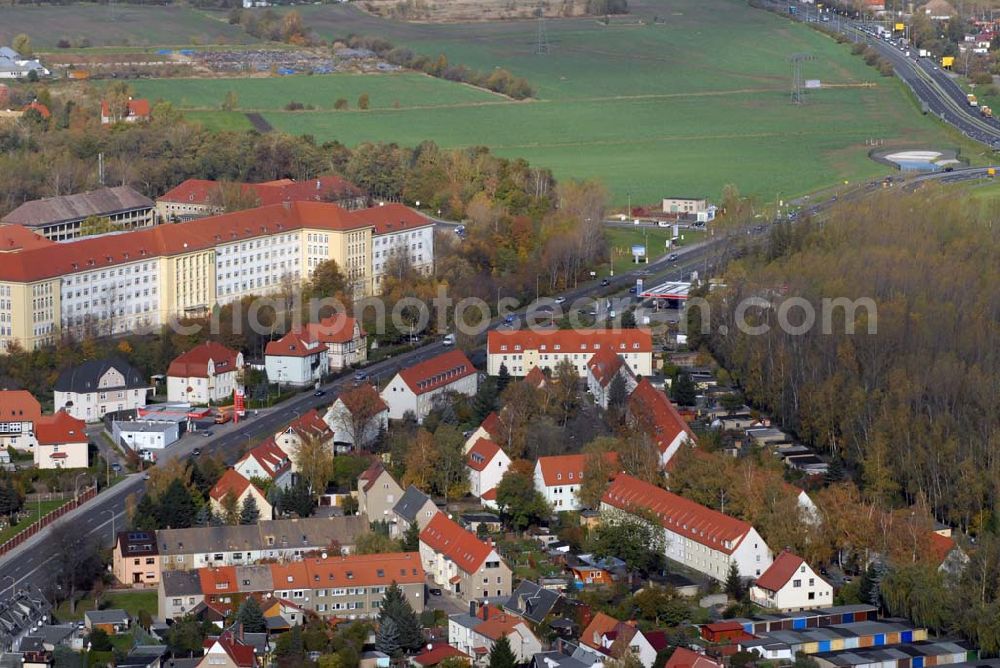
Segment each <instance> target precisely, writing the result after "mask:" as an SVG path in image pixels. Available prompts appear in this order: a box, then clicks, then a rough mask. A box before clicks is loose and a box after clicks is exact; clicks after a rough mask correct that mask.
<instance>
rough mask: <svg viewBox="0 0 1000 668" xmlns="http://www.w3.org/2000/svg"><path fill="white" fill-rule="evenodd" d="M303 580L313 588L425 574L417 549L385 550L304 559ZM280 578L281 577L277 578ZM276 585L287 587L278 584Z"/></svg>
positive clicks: (410, 579)
mask: <svg viewBox="0 0 1000 668" xmlns="http://www.w3.org/2000/svg"><path fill="white" fill-rule="evenodd" d="M302 563H303V565H304V566H305V570H306V576H307V580H308V581H309V582H311V583H312V587H313V588H314V589H316V588H321V587H345V586H352V587H371V586H378V585H390V584H392V583H393V582H396V583H397V584H400V585H407V584H419V583H422V582H423V581H424V578H425V577H426V574H425V573H424V567H423V566H422V565H421V563H420V553H419V552H393V553H389V554H352V555H350V556H346V557H328V558H326V559H305V560H304V561H303V562H302ZM271 572H272V579H273V580H274V586H275V588H279V586H278V585H279V578H278V575H277V574H276V573H275V571H274V570H273V566H272V571H271ZM280 582H282V583H283V582H284V580H280ZM280 589H287V587H285V586H284V584H282V586H281V587H280Z"/></svg>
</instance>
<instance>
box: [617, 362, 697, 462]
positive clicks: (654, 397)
mask: <svg viewBox="0 0 1000 668" xmlns="http://www.w3.org/2000/svg"><path fill="white" fill-rule="evenodd" d="M628 410H629V413H630V414H631V415H632V416H633V417H634V418H636V419H638V420H639V422H640V425H641V427H642V428H643V429H644V430H647V431H648V432H649V435H650V436H651V437H652V438H654V439H655V440H656V443H657V446H658V447H659V449H660V453H661V454H662V453H664V452H666V450H667V447H668V446H669V445H670V444H671V443H672V442H673V440H674V439H675V438H677V435H678V434H680V433H681V432H684V433H686V434H687V436H688V438H690V439H691V440H692V441H694V440H695V436H694V432H693V431H691V427H689V426H688V423H687V422H686V421H685V420H684V418H683V417H681V414H680V413H678V412H677V407H676V406H674V404H673V403H672V402H671V401H670V399H667V395H665V394H664V393H663V392H660V391H659V390H658V389H656V388H655V387H653V384H652V383H650V382H649V379H647V378H643V379H642V380H641V381H640V382H639V384H638V385H637V386H636V388H635V390H634V391H633V392H632V394H630V395H629V398H628Z"/></svg>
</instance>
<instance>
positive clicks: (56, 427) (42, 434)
mask: <svg viewBox="0 0 1000 668" xmlns="http://www.w3.org/2000/svg"><path fill="white" fill-rule="evenodd" d="M86 427H87V425H86V424H85V423H84V422H83V420H77V419H76V418H75V417H73V416H71V415H70V414H69V413H67V412H66V411H65V410H61V411H59V412H58V413H56V414H55V415H45V416H43V417H40V418H38V420H37V421H36V422H35V438H37V439H38V444H39V445H63V444H65V443H86V442H87V433H86V431H84V430H85V429H86Z"/></svg>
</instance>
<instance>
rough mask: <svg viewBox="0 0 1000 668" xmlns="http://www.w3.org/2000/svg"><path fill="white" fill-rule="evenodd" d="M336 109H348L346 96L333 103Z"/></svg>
mask: <svg viewBox="0 0 1000 668" xmlns="http://www.w3.org/2000/svg"><path fill="white" fill-rule="evenodd" d="M333 108H334V109H347V100H346V99H345V98H340V99H338V100H337V101H336V102H334V103H333Z"/></svg>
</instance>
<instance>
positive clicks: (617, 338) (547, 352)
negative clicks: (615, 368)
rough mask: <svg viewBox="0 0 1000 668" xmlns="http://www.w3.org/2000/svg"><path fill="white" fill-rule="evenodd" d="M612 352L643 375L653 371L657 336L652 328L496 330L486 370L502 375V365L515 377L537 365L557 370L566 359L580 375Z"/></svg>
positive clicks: (488, 343)
mask: <svg viewBox="0 0 1000 668" xmlns="http://www.w3.org/2000/svg"><path fill="white" fill-rule="evenodd" d="M602 351H612V352H614V353H615V354H617V355H620V356H621V357H622V359H623V360H625V362H627V363H628V365H629V367H630V368H631V369H632V371H633V372H634V373H635V374H636V375H639V376H649V375H650V374H651V373H652V372H653V335H652V333H651V332H650V331H649V330H648V329H643V328H638V329H535V330H533V329H493V330H490V332H489V334H487V338H486V358H487V366H486V370H487V373H489V374H490V375H491V376H496V375H499V373H500V367H501V365H503V366H506V367H507V371H508V372H509V373H510V375H511V376H515V377H523V376H527V375H528V373H530V372H531V370H532V369H533V368H535V367H541V368H542V369H543V370H549V371H554V370H555V368H556V366H558V364H559V363H560V362H562V361H563V360H569V361H570V362H572V363H573V366H574V367H576V370H577V373H578V374H579V376H580V378H584V377H586V375H587V363H588V362H589V361H590V359H591V358H592V357H593V356H594V355H595V354H596V353H598V352H602Z"/></svg>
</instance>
